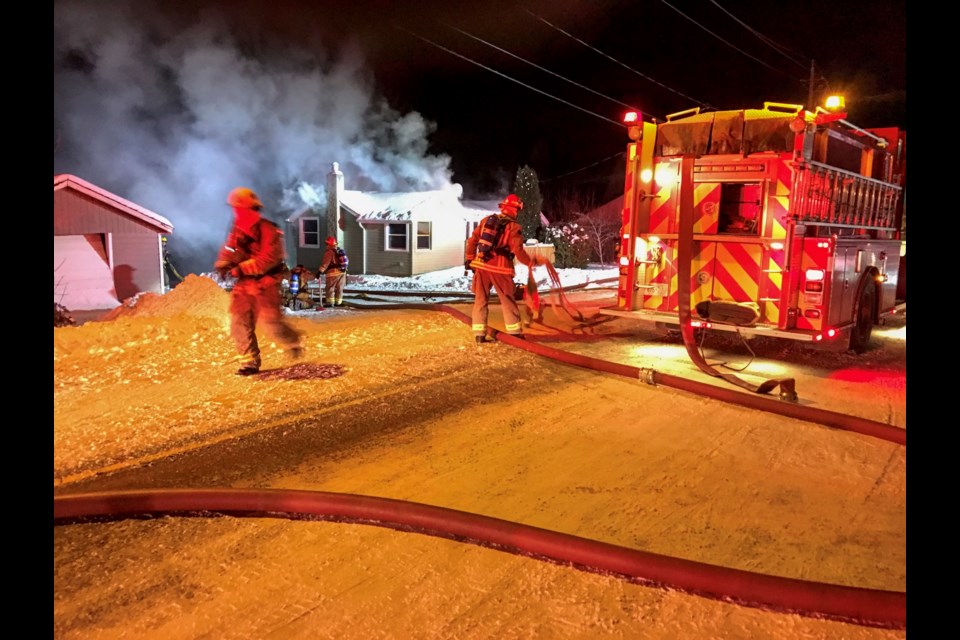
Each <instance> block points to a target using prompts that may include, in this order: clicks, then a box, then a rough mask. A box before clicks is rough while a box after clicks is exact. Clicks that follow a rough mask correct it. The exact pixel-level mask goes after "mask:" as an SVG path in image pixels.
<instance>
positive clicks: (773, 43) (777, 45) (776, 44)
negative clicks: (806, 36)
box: [710, 0, 810, 69]
mask: <svg viewBox="0 0 960 640" xmlns="http://www.w3.org/2000/svg"><path fill="white" fill-rule="evenodd" d="M710 3H711V4H712V5H714V6H715V7H716V8H717V9H720V11H723V12H724V13H725V14H727V15H728V16H730V17H731V18H732V19H733V20H735V21H736V22H737V23H738V24H740V26H742V27H743V28H744V29H746V30H747V31H749V32H750V33H752V34H753V35H755V36H757V38H759V39H760V41H761V42H763V43H764V44H766V45H767V46H769V47H770V48H771V49H773V50H774V51H776V52H777V53H779V54H780V55H782V56H783V57H784V58H786V59H787V60H790V61H791V62H793V63H794V64H795V65H797V66H798V67H800V68H801V69H806V68H808V67H809V65H808V64H806V63H803V62H800V61H798V60H797V59H796V58H794V57H793V56H791V55H789V54H788V53H787V52H788V51H789V52H790V53H795V54H796V55H801V56H802V55H803V54H802V53H799V54H797V53H796V52H795V51H791V50H790V49H789V48H787V47H785V46H783V45H782V44H780V43H779V42H776V41H774V40H772V39H770V38H768V37H767V36H765V35H763V34H762V33H760V32H759V31H757V30H756V29H754V28H753V27H751V26H749V25H748V24H746V23H745V22H744V21H743V20H741V19H740V18H738V17H737V16H735V15H733V14H732V13H730V12H729V11H727V10H726V9H724V8H723V7H721V6H720V3H718V2H717V1H716V0H710ZM803 57H804V58H807V59H808V60H809V59H810V58H809V56H803Z"/></svg>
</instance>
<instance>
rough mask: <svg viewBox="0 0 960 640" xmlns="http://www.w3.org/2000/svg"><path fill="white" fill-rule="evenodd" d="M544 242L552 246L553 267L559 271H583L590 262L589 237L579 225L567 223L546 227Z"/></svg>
mask: <svg viewBox="0 0 960 640" xmlns="http://www.w3.org/2000/svg"><path fill="white" fill-rule="evenodd" d="M544 235H545V236H546V241H547V242H548V243H550V244H553V251H554V266H555V267H557V268H559V269H585V268H586V267H587V264H588V263H589V262H590V252H591V245H590V237H589V235H588V234H587V233H586V232H585V230H584V229H582V228H581V227H580V225H578V224H576V223H568V224H564V225H562V226H558V227H548V228H547V230H546V232H545V234H544Z"/></svg>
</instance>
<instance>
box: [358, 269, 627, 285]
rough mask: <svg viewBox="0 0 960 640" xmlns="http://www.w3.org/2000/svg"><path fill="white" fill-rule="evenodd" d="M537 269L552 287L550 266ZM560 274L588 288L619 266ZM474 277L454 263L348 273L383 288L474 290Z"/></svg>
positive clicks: (523, 276)
mask: <svg viewBox="0 0 960 640" xmlns="http://www.w3.org/2000/svg"><path fill="white" fill-rule="evenodd" d="M516 271H517V275H516V277H515V278H514V280H517V281H519V282H524V283H525V282H526V281H527V268H526V267H524V266H520V267H518V268H517V270H516ZM533 273H534V278H535V279H536V281H537V287H538V288H540V289H549V288H552V284H551V282H550V277H549V274H548V273H547V268H546V267H535V268H534V271H533ZM557 275H558V276H559V277H560V283H561V285H562V286H563V287H564V288H566V287H572V286H579V285H586V286H585V288H587V289H589V288H592V287H596V286H603V285H604V284H609V282H605V283H604V282H601V283H600V284H596V283H597V281H598V280H607V281H609V279H611V278H616V277H617V275H618V269H617V267H616V266H601V265H599V264H591V265H588V267H587V268H586V269H557ZM472 279H473V274H472V273H470V272H469V271H467V272H466V275H464V269H463V267H451V268H449V269H443V270H441V271H432V272H430V273H421V274H420V275H416V276H410V277H406V278H398V277H391V276H377V275H352V274H348V275H347V288H348V289H358V290H360V289H367V290H380V291H383V290H397V291H470V282H471V281H472Z"/></svg>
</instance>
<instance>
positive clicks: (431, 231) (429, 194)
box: [286, 162, 547, 277]
mask: <svg viewBox="0 0 960 640" xmlns="http://www.w3.org/2000/svg"><path fill="white" fill-rule="evenodd" d="M462 193H463V190H462V188H460V186H459V185H454V188H451V189H442V190H435V191H414V192H407V193H382V192H369V191H351V190H346V189H344V188H343V173H342V172H341V171H340V167H339V164H338V163H336V162H334V163H333V167H332V170H331V171H330V173H328V174H327V202H326V206H325V207H306V208H304V209H301V210H299V211H297V212H295V213H294V214H293V215H292V216H290V217H289V218H288V219H287V227H288V228H287V232H286V235H287V239H288V240H287V241H288V247H287V255H289V256H290V261H291V262H292V263H293V264H294V265H296V264H302V265H304V266H305V267H307V268H308V269H316V268H317V267H318V266H319V265H320V260H321V259H322V258H323V253H324V251H325V249H326V247H325V245H324V241H325V240H326V238H327V236H335V237H336V238H337V240H338V242H339V244H340V246H341V247H343V248H344V250H346V252H347V255H349V256H350V272H351V273H353V274H370V275H384V276H396V277H407V276H414V275H419V274H421V273H428V272H431V271H440V270H442V269H449V268H450V267H456V266H459V265H462V264H463V254H464V244H465V243H466V241H467V238H469V237H470V234H471V233H472V232H473V230H474V229H475V228H476V226H477V225H478V224H479V223H480V221H481V220H483V218H485V217H486V216H488V215H490V214H491V213H497V212H498V211H499V210H500V208H499V202H500V201H499V200H485V201H479V200H461V196H462ZM541 221H542V222H543V224H544V225H546V224H547V221H546V218H545V217H543V214H541Z"/></svg>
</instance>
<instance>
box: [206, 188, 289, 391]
mask: <svg viewBox="0 0 960 640" xmlns="http://www.w3.org/2000/svg"><path fill="white" fill-rule="evenodd" d="M227 204H229V205H230V206H231V207H233V214H234V222H233V228H232V229H231V230H230V235H229V236H228V237H227V241H226V243H225V244H224V245H223V246H222V247H221V248H220V253H219V254H218V255H217V261H216V262H215V263H214V265H213V267H214V269H216V271H217V272H218V273H219V274H220V275H221V276H226V275H228V274H229V275H230V276H232V277H234V278H236V279H237V281H236V284H234V285H233V289H232V290H231V292H230V335H231V337H232V338H233V341H234V343H235V345H236V348H237V353H238V354H239V355H238V358H237V359H238V360H239V362H240V368H239V369H238V370H237V375H243V376H247V375H252V374H255V373H257V372H258V371H260V364H261V360H260V345H259V343H258V342H257V334H256V329H257V324H258V323H259V324H261V325H262V326H263V327H264V328H265V329H266V330H267V331H268V332H269V333H270V334H271V336H272V337H273V338H274V339H275V340H276V341H277V342H279V343H280V344H281V345H282V346H283V348H284V349H285V350H286V351H287V353H288V354H290V355H291V356H293V357H294V358H299V357H300V356H301V355H302V353H303V348H302V346H301V343H300V334H299V333H298V332H297V331H296V330H295V329H294V328H293V327H291V326H290V325H289V324H288V323H287V322H286V320H284V318H283V312H282V311H281V307H280V306H281V302H280V283H281V281H282V279H283V276H284V273H285V272H286V269H287V267H286V264H285V262H284V259H285V257H286V256H285V250H284V242H283V231H281V230H280V227H278V226H277V225H276V224H274V223H273V222H271V221H269V220H267V219H265V218H262V217H261V216H260V211H261V210H262V209H263V204H262V203H261V202H260V198H258V197H257V194H256V193H254V192H253V191H251V190H250V189H247V188H246V187H238V188H236V189H234V190H233V191H231V192H230V195H229V196H228V197H227Z"/></svg>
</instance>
